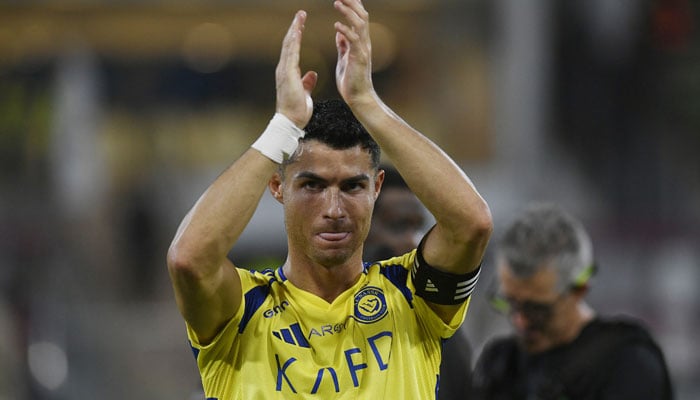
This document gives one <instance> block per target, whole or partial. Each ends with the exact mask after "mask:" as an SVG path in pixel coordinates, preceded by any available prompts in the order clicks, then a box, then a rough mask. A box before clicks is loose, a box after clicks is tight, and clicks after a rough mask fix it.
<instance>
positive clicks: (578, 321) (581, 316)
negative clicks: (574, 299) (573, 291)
mask: <svg viewBox="0 0 700 400" xmlns="http://www.w3.org/2000/svg"><path fill="white" fill-rule="evenodd" d="M575 315H576V317H575V318H574V320H573V321H571V324H569V327H570V328H569V329H568V330H567V332H566V333H565V338H564V342H565V343H569V342H571V341H573V340H574V339H576V338H577V337H578V335H579V334H580V333H581V330H583V328H584V327H585V326H586V325H587V324H588V323H589V322H591V320H592V319H593V318H594V317H595V312H594V311H593V309H592V308H591V307H590V306H589V305H588V304H586V303H584V302H580V303H579V304H577V306H576V314H575Z"/></svg>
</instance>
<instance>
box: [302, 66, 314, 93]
mask: <svg viewBox="0 0 700 400" xmlns="http://www.w3.org/2000/svg"><path fill="white" fill-rule="evenodd" d="M316 82H318V73H317V72H316V71H309V72H307V73H305V74H304V76H303V77H302V78H301V84H302V86H304V90H305V91H306V92H307V93H311V92H313V90H314V88H315V87H316Z"/></svg>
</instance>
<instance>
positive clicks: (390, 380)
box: [187, 250, 469, 400]
mask: <svg viewBox="0 0 700 400" xmlns="http://www.w3.org/2000/svg"><path fill="white" fill-rule="evenodd" d="M415 257H416V250H413V251H411V252H409V253H407V254H405V255H403V256H400V257H394V258H391V259H388V260H384V261H380V262H377V263H374V264H365V269H364V271H363V273H362V275H361V277H360V279H358V281H357V282H356V283H355V284H354V285H353V286H352V287H351V288H349V289H348V290H346V291H345V292H343V293H342V294H341V295H340V296H338V298H336V299H335V300H334V301H333V302H332V303H330V304H329V303H328V302H326V301H325V300H322V299H321V298H319V297H317V296H315V295H313V294H311V293H309V292H306V291H304V290H301V289H299V288H297V287H295V286H294V285H293V284H292V283H291V282H289V281H288V280H287V279H286V278H285V276H284V274H283V272H282V269H281V268H278V269H277V270H274V271H273V270H267V271H263V272H257V271H247V270H244V269H240V268H239V269H238V274H239V275H240V277H241V283H242V288H243V303H242V304H241V306H240V307H239V310H238V312H237V313H236V315H235V316H234V317H233V318H232V319H231V321H229V322H228V324H227V325H226V326H225V327H224V328H223V329H222V330H221V332H219V334H218V335H217V336H216V337H215V338H214V339H213V340H212V341H211V343H209V344H207V345H206V346H202V345H200V344H199V343H198V341H197V337H196V335H195V334H194V332H193V331H192V329H191V328H190V327H188V328H187V334H188V338H189V341H190V345H191V346H192V350H193V352H194V354H195V358H196V360H197V365H198V368H199V371H200V375H201V379H202V385H203V388H204V393H205V397H206V398H207V399H208V400H214V399H217V400H234V399H244V400H252V399H324V400H325V399H384V398H387V399H388V398H391V399H404V400H409V399H420V400H425V399H434V398H436V394H437V390H438V385H439V370H440V359H441V351H442V340H444V339H447V338H449V337H450V336H452V335H453V334H454V332H455V330H456V329H457V328H458V327H459V326H460V325H461V324H462V322H463V320H464V317H465V315H466V312H467V308H468V306H469V299H467V301H465V302H464V303H462V305H461V308H460V310H459V312H458V313H457V314H456V315H455V317H454V318H453V320H452V321H450V323H449V324H445V323H444V322H443V321H442V320H441V319H440V318H439V317H438V316H437V315H436V314H435V313H434V312H433V311H432V310H431V309H430V308H429V307H428V305H427V304H426V303H425V301H424V300H423V299H422V298H421V297H418V296H415V289H414V287H413V284H412V280H411V274H410V268H411V267H412V266H413V263H414V260H415Z"/></svg>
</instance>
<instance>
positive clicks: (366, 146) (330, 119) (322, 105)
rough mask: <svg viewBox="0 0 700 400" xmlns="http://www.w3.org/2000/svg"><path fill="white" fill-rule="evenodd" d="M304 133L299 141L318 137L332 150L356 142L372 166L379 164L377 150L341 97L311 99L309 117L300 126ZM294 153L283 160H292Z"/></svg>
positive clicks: (376, 145)
mask: <svg viewBox="0 0 700 400" xmlns="http://www.w3.org/2000/svg"><path fill="white" fill-rule="evenodd" d="M304 131H305V132H306V134H305V135H304V138H303V139H300V142H306V141H309V140H318V141H319V142H321V143H323V144H325V145H327V146H329V147H331V148H333V149H336V150H344V149H349V148H351V147H355V146H360V147H361V148H362V149H363V150H367V151H368V152H369V155H370V158H371V160H372V168H375V169H376V168H377V167H378V166H379V159H380V157H381V151H380V149H379V145H378V144H377V142H375V141H374V139H372V136H370V134H369V133H368V132H367V130H366V129H365V127H364V126H362V124H361V123H360V121H358V120H357V118H355V115H354V114H353V113H352V111H351V110H350V107H349V106H348V105H347V104H345V102H344V101H342V100H339V99H329V100H322V101H318V102H316V103H314V111H313V114H312V115H311V120H310V121H309V123H308V124H307V125H306V127H304ZM294 158H295V154H294V155H292V157H290V159H289V160H287V162H286V163H289V162H293V160H294Z"/></svg>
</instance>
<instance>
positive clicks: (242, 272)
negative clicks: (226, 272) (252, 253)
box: [236, 268, 277, 292]
mask: <svg viewBox="0 0 700 400" xmlns="http://www.w3.org/2000/svg"><path fill="white" fill-rule="evenodd" d="M236 270H237V272H238V276H240V277H241V284H242V286H243V291H244V292H245V290H246V289H247V288H248V289H249V288H253V287H256V286H269V285H271V284H272V283H273V282H276V281H277V276H276V275H275V270H272V269H265V270H261V271H258V270H254V269H244V268H236Z"/></svg>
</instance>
